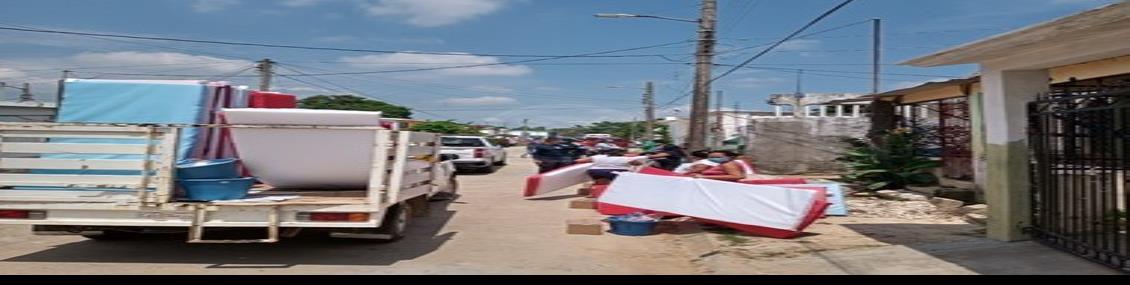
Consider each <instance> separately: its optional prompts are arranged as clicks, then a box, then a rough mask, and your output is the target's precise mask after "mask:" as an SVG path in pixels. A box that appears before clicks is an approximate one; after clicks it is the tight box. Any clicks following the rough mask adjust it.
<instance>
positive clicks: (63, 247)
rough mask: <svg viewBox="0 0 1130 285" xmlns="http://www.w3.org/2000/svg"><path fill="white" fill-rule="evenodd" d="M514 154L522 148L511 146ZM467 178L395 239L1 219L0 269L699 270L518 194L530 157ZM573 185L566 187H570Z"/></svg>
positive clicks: (655, 245)
mask: <svg viewBox="0 0 1130 285" xmlns="http://www.w3.org/2000/svg"><path fill="white" fill-rule="evenodd" d="M510 153H512V154H517V153H521V150H514V151H511V152H510ZM510 162H511V165H510V166H507V167H505V168H503V169H501V170H499V171H498V172H497V173H495V174H490V175H467V176H462V177H461V178H460V182H461V184H462V189H461V194H462V195H463V197H461V198H460V199H459V200H458V201H455V202H453V203H439V204H434V205H433V207H434V208H433V209H432V210H433V212H432V216H431V217H428V218H419V219H416V220H414V224H413V225H412V226H411V228H410V231H411V232H410V237H409V238H408V239H406V240H403V241H401V242H398V243H394V244H374V243H369V242H360V241H349V240H334V239H322V238H307V239H295V240H287V241H284V242H283V243H280V244H274V245H188V244H185V243H184V240H183V237H181V236H174V237H167V238H166V237H161V238H156V239H152V240H142V241H127V242H99V241H90V240H86V239H84V238H81V237H50V236H46V237H41V236H32V235H30V229H28V228H27V227H22V226H0V274H256V273H262V274H390V273H391V274H693V273H696V269H695V267H694V266H693V265H692V264H691V262H690V261H689V260H688V258H686V255H685V254H684V253H683V251H682V250H680V248H678V247H675V246H673V245H672V239H673V237H670V236H664V235H660V236H654V237H646V238H628V237H618V236H613V235H604V236H570V235H566V234H565V220H566V219H570V218H587V217H592V218H598V216H596V214H595V213H594V212H592V211H585V210H571V209H568V202H569V200H571V198H572V197H569V198H567V199H557V198H551V199H543V200H538V201H528V200H524V199H522V198H521V197H519V196H520V195H519V194H520V192H521V188H522V185H523V181H524V179H523V178H524V177H525V176H526V175H529V174H531V173H533V172H534V167H533V166H532V164H531V162H530V161H529V160H526V159H521V158H518V157H517V155H513V156H512V157H511V158H510ZM565 194H568V193H565Z"/></svg>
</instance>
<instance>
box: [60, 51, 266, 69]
mask: <svg viewBox="0 0 1130 285" xmlns="http://www.w3.org/2000/svg"><path fill="white" fill-rule="evenodd" d="M67 61H68V62H67V64H70V65H78V66H131V65H137V66H142V67H149V68H150V69H153V68H160V69H169V68H170V66H172V67H175V65H185V66H199V68H198V70H201V71H199V72H205V73H227V72H234V71H238V70H241V69H245V68H248V67H251V66H253V65H254V63H252V62H250V61H245V60H231V59H222V58H216V57H210V56H202V55H191V54H183V53H174V52H138V51H123V52H84V53H80V54H78V55H75V56H72V57H70V58H68V60H67ZM179 68H182V69H183V67H179Z"/></svg>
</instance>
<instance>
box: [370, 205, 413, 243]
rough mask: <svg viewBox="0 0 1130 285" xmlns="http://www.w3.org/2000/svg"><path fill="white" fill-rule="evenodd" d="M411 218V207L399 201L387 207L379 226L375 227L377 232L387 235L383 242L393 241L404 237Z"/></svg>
mask: <svg viewBox="0 0 1130 285" xmlns="http://www.w3.org/2000/svg"><path fill="white" fill-rule="evenodd" d="M411 219H412V209H411V206H409V205H408V203H400V204H397V205H396V206H392V208H389V209H388V212H387V213H385V216H384V221H383V222H382V223H381V227H380V228H377V233H378V234H382V235H386V236H388V238H387V239H385V240H382V241H384V242H394V241H399V240H401V239H404V237H405V232H407V231H408V222H409V220H411Z"/></svg>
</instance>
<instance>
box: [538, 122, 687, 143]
mask: <svg viewBox="0 0 1130 285" xmlns="http://www.w3.org/2000/svg"><path fill="white" fill-rule="evenodd" d="M633 129H634V130H633ZM657 129H658V131H657V132H656V135H657V136H659V137H660V138H667V137H669V131H668V129H667V126H663V125H660V126H657ZM646 130H647V124H646V123H644V122H598V123H593V124H591V125H588V126H581V125H577V126H574V127H571V128H561V129H554V130H553V132H556V133H558V134H560V135H561V136H567V137H579V136H583V135H585V134H609V135H612V136H615V137H618V138H625V139H630V138H632V135H633V134H635V136H636V138H642V139H647V138H644V137H643V136H644V134H646V133H647V132H646Z"/></svg>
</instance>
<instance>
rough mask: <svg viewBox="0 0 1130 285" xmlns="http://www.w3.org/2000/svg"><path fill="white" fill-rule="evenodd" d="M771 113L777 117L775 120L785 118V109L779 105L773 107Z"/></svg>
mask: <svg viewBox="0 0 1130 285" xmlns="http://www.w3.org/2000/svg"><path fill="white" fill-rule="evenodd" d="M773 113H774V114H775V115H774V116H775V117H777V118H780V117H784V116H785V108H784V107H782V106H781V105H776V106H773Z"/></svg>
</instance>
